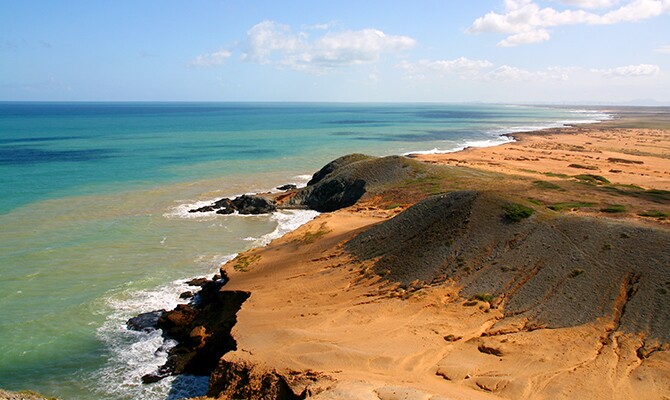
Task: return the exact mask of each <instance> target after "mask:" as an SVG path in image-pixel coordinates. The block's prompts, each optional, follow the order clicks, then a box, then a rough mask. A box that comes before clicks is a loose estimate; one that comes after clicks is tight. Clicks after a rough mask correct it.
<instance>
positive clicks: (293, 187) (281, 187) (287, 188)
mask: <svg viewBox="0 0 670 400" xmlns="http://www.w3.org/2000/svg"><path fill="white" fill-rule="evenodd" d="M297 188H298V187H297V186H296V185H294V184H292V183H289V184H286V185H281V186H279V187H277V190H282V191H284V192H285V191H287V190H295V189H297Z"/></svg>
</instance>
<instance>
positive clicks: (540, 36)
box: [498, 29, 550, 47]
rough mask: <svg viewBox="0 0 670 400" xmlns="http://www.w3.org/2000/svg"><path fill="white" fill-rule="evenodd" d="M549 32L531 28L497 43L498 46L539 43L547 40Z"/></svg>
mask: <svg viewBox="0 0 670 400" xmlns="http://www.w3.org/2000/svg"><path fill="white" fill-rule="evenodd" d="M549 37H550V36H549V32H547V31H546V30H545V29H538V30H531V31H527V32H520V33H517V34H514V35H511V36H508V37H507V39H505V40H502V41H501V42H500V43H498V46H500V47H514V46H518V45H520V44H529V43H540V42H545V41H547V40H549Z"/></svg>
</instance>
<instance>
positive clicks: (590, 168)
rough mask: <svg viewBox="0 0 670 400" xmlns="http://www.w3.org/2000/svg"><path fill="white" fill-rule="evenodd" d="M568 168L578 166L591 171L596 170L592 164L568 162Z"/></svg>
mask: <svg viewBox="0 0 670 400" xmlns="http://www.w3.org/2000/svg"><path fill="white" fill-rule="evenodd" d="M568 167H569V168H579V169H588V170H591V171H597V170H598V167H594V166H593V165H582V164H570V165H568Z"/></svg>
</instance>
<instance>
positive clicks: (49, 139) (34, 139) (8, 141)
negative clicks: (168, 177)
mask: <svg viewBox="0 0 670 400" xmlns="http://www.w3.org/2000/svg"><path fill="white" fill-rule="evenodd" d="M81 138H82V137H81V136H45V137H31V138H8V139H0V145H7V144H18V143H39V142H58V141H61V140H73V139H81Z"/></svg>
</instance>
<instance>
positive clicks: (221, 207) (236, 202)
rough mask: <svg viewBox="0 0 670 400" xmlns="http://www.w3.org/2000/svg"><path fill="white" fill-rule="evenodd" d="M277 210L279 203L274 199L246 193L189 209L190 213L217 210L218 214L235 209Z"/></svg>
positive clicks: (248, 210)
mask: <svg viewBox="0 0 670 400" xmlns="http://www.w3.org/2000/svg"><path fill="white" fill-rule="evenodd" d="M276 210H277V205H276V203H275V201H274V200H272V199H269V198H266V197H264V196H258V195H249V194H245V195H242V196H239V197H236V198H235V199H233V200H230V199H228V198H224V199H221V200H217V201H215V202H214V203H212V204H210V205H207V206H204V207H200V208H196V209H193V210H189V211H188V212H190V213H196V212H212V211H215V212H216V213H217V214H223V215H227V214H232V213H234V212H235V211H237V212H239V213H240V214H246V215H248V214H268V213H271V212H274V211H276Z"/></svg>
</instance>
